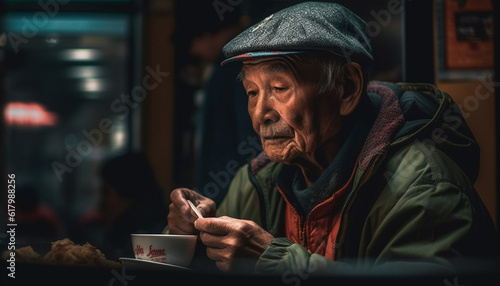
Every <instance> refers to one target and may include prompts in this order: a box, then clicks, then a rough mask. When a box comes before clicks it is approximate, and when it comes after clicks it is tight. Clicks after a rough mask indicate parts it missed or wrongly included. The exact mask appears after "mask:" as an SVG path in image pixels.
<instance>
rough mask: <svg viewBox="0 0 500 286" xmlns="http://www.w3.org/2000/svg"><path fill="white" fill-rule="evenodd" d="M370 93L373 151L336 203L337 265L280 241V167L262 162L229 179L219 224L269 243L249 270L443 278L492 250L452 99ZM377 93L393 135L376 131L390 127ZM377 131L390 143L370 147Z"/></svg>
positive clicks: (394, 87)
mask: <svg viewBox="0 0 500 286" xmlns="http://www.w3.org/2000/svg"><path fill="white" fill-rule="evenodd" d="M374 86H375V87H374ZM371 87H372V88H371V89H369V91H368V97H369V98H370V101H371V104H370V106H371V109H372V110H373V111H374V112H375V114H377V115H376V118H377V120H375V122H376V123H374V125H373V127H372V132H371V133H370V135H369V137H368V139H367V141H366V143H365V145H368V146H369V147H370V148H366V149H371V150H372V152H368V153H367V152H365V155H364V156H360V159H359V160H360V161H359V162H358V167H357V169H356V171H355V176H354V182H353V184H352V188H351V189H350V190H349V194H348V196H347V199H346V201H345V203H344V206H343V209H342V214H341V222H340V230H339V234H338V236H337V240H336V246H335V261H332V260H329V259H327V258H326V257H323V256H320V255H318V254H310V253H309V252H308V251H307V250H306V249H305V248H304V247H302V246H301V245H299V244H295V243H293V242H292V241H290V240H289V239H288V238H286V237H283V211H284V199H283V197H282V196H281V194H280V193H279V192H278V191H277V187H276V182H275V178H276V177H277V176H278V175H279V173H280V171H281V169H282V167H283V164H282V163H276V162H269V161H266V157H265V156H261V157H260V158H258V159H256V160H255V161H254V162H253V163H252V164H249V165H246V166H244V167H242V168H241V169H240V170H239V172H238V173H237V174H236V176H235V178H234V179H233V181H232V183H231V185H230V188H229V191H228V193H227V195H226V197H225V198H224V200H223V202H222V203H221V204H220V205H219V206H218V209H217V216H221V215H227V216H230V217H235V218H241V219H248V220H252V221H255V222H256V223H258V224H259V225H260V226H262V227H263V228H264V229H266V230H267V231H269V232H270V233H271V234H273V235H274V236H275V239H274V240H273V241H272V243H271V244H270V245H269V247H268V248H267V250H266V251H265V252H264V253H263V254H262V255H261V256H260V258H259V259H258V261H257V264H256V267H255V271H256V272H258V273H273V274H281V275H285V274H304V273H307V274H308V275H309V274H328V273H333V274H335V273H343V274H345V273H349V271H354V272H355V273H358V272H359V271H365V272H366V271H368V272H369V271H378V272H380V271H382V272H384V271H404V269H407V268H406V267H407V266H408V265H412V266H410V269H411V271H415V270H416V269H420V270H421V271H424V272H425V271H429V269H439V270H440V269H441V268H443V269H445V270H448V269H453V267H454V263H455V262H456V261H457V259H460V258H476V257H484V256H486V255H491V254H493V253H495V252H494V249H498V248H497V247H498V243H497V241H498V240H497V232H496V229H495V227H494V224H493V222H492V220H491V217H490V215H489V213H488V212H487V210H486V209H485V207H484V205H483V203H482V201H481V200H480V198H479V196H478V194H477V193H476V191H475V190H474V187H473V183H474V182H475V180H476V178H477V175H478V169H479V147H478V145H477V142H476V141H475V139H474V137H473V135H472V133H471V131H470V129H469V127H468V126H467V124H466V122H465V120H464V118H463V117H462V116H461V114H460V111H459V109H458V107H457V106H456V104H455V103H454V102H453V100H452V99H451V97H450V96H449V95H447V94H446V93H444V92H442V91H440V90H438V89H436V88H435V87H434V86H433V85H429V84H389V83H374V84H372V85H371ZM384 93H390V96H393V97H394V99H395V100H394V101H393V102H392V104H393V105H394V104H396V105H398V106H399V108H400V110H401V113H402V115H403V118H404V120H403V122H401V124H400V125H399V126H398V128H397V129H395V130H392V131H387V128H386V129H384V128H378V127H380V126H378V125H383V124H386V125H388V124H391V122H390V121H388V120H385V121H386V122H385V123H383V122H384V118H386V115H385V114H384V110H385V109H386V107H387V106H386V105H388V104H384V102H383V101H382V100H381V98H382V96H381V95H383V94H384ZM377 122H378V123H377ZM381 122H382V123H381ZM381 132H391V133H390V134H388V135H390V136H386V139H387V138H390V140H388V141H387V140H386V141H387V142H385V143H384V142H382V144H378V145H373V142H379V141H383V140H379V135H380V134H379V133H381ZM374 139H375V140H374ZM370 140H371V142H372V143H371V144H372V145H370V143H369V142H370ZM396 261H397V263H394V262H396ZM408 263H410V264H408ZM415 263H419V265H420V266H419V267H418V268H415V267H414V266H415V265H416V264H415ZM346 271H347V272H346Z"/></svg>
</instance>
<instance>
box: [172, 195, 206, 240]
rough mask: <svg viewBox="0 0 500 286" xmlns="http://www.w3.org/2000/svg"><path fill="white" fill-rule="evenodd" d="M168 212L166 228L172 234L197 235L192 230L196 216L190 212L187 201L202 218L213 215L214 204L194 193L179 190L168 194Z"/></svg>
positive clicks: (196, 231)
mask: <svg viewBox="0 0 500 286" xmlns="http://www.w3.org/2000/svg"><path fill="white" fill-rule="evenodd" d="M170 200H171V203H170V206H169V212H168V218H167V219H168V228H169V230H170V233H172V234H198V232H199V231H198V230H197V229H196V228H194V225H193V223H194V221H195V220H196V219H197V217H196V214H195V213H194V212H193V210H191V208H190V207H189V204H188V202H187V200H191V201H192V202H193V203H194V205H195V206H196V208H197V209H198V210H199V211H200V212H201V214H202V215H203V216H206V217H210V216H214V215H215V202H214V201H213V200H211V199H209V198H207V197H204V196H202V195H200V194H198V193H197V192H196V191H193V190H190V189H185V188H180V189H175V190H173V191H172V192H171V193H170Z"/></svg>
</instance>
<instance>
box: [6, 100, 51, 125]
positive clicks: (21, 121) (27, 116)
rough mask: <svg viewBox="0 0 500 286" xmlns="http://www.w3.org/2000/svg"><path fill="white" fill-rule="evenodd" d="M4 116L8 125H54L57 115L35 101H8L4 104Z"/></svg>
mask: <svg viewBox="0 0 500 286" xmlns="http://www.w3.org/2000/svg"><path fill="white" fill-rule="evenodd" d="M4 118H5V122H6V124H7V125H8V126H14V125H18V126H25V127H38V126H54V125H55V124H56V123H57V115H56V114H55V113H53V112H50V111H48V110H47V109H46V108H45V106H43V105H42V104H40V103H36V102H28V103H24V102H10V103H8V104H7V105H6V106H5V109H4Z"/></svg>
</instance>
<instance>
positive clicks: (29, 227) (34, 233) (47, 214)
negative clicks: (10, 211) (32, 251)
mask: <svg viewBox="0 0 500 286" xmlns="http://www.w3.org/2000/svg"><path fill="white" fill-rule="evenodd" d="M15 201H16V203H15V207H16V209H15V221H16V223H17V225H18V227H19V229H21V230H22V231H19V232H18V233H16V240H17V241H16V242H17V243H18V245H29V244H31V245H42V244H47V243H50V242H51V241H53V240H55V239H57V237H58V235H59V231H60V223H59V219H58V217H57V214H56V212H55V211H54V210H53V209H52V208H51V207H50V206H49V205H47V204H45V203H44V202H43V201H42V199H41V197H40V193H39V190H38V189H37V188H36V187H35V186H33V185H24V186H19V187H18V188H17V190H16V200H15Z"/></svg>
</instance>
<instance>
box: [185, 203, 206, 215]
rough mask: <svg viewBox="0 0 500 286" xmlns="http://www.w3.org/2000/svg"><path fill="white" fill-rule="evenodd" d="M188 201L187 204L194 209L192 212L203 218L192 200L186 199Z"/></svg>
mask: <svg viewBox="0 0 500 286" xmlns="http://www.w3.org/2000/svg"><path fill="white" fill-rule="evenodd" d="M187 201H188V204H189V206H190V207H191V209H192V210H193V211H194V213H195V214H196V215H197V216H198V218H203V215H201V213H200V211H199V210H198V209H197V208H196V207H195V205H194V204H193V202H192V201H190V200H187Z"/></svg>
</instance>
